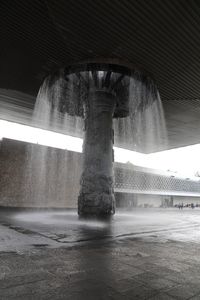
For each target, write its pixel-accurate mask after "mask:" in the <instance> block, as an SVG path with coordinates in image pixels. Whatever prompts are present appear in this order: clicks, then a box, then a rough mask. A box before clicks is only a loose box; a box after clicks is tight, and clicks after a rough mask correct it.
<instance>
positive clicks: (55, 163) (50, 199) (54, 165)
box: [25, 77, 83, 207]
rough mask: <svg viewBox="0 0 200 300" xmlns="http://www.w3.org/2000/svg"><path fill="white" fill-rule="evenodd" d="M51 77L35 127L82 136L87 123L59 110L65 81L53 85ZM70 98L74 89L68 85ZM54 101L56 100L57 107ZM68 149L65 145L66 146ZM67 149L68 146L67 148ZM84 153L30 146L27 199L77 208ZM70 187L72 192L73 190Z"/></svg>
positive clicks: (42, 204) (42, 90) (40, 96)
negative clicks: (76, 202) (75, 198)
mask: <svg viewBox="0 0 200 300" xmlns="http://www.w3.org/2000/svg"><path fill="white" fill-rule="evenodd" d="M49 80H50V78H47V79H46V80H45V81H44V83H43V85H42V87H41V88H40V91H39V93H38V96H37V99H36V104H35V108H34V113H33V120H32V122H33V126H39V127H41V128H43V129H47V130H52V131H58V132H60V133H65V134H70V135H73V136H75V137H77V136H79V137H80V136H82V132H83V121H82V119H81V118H80V117H77V116H71V115H69V114H68V113H61V112H60V109H59V105H60V98H61V89H60V86H61V85H62V78H60V77H59V78H58V79H57V80H56V81H55V82H53V84H50V82H49ZM67 92H68V93H69V98H70V99H71V98H72V94H73V86H72V84H71V82H70V83H69V84H68V90H67ZM50 99H53V101H52V102H53V105H52V102H51V101H50ZM63 147H65V145H63ZM66 147H67V146H66ZM80 159H81V158H80V154H79V153H73V152H70V151H67V150H65V151H63V150H61V149H56V146H55V148H50V147H46V146H39V145H29V146H28V150H27V159H26V162H27V163H26V171H25V177H26V178H25V183H26V184H25V198H26V203H30V206H37V207H66V206H67V207H74V198H72V197H70V196H71V195H73V197H74V195H77V197H78V191H79V177H80V172H81V169H80V166H81V161H80ZM69 187H70V190H69Z"/></svg>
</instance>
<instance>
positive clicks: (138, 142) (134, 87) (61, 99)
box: [25, 71, 166, 207]
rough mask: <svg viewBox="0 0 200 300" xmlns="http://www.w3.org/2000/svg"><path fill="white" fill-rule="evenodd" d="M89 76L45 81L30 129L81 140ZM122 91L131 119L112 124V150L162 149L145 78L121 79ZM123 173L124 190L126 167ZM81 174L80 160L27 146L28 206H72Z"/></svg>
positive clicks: (162, 132) (158, 106) (153, 92)
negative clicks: (116, 148) (116, 147)
mask: <svg viewBox="0 0 200 300" xmlns="http://www.w3.org/2000/svg"><path fill="white" fill-rule="evenodd" d="M107 74H108V73H107V72H103V71H102V72H99V73H98V74H97V77H98V76H99V79H98V80H99V83H98V84H99V85H102V82H104V84H105V82H106V81H105V80H106V76H107ZM92 76H93V77H94V74H93V75H92V73H91V72H90V71H89V72H82V73H79V76H78V78H77V74H72V75H71V76H68V77H67V79H66V77H64V75H63V72H59V73H58V74H56V75H55V74H54V75H53V76H49V77H47V78H46V80H45V81H44V83H43V85H42V86H41V88H40V91H39V93H38V96H37V100H36V104H35V108H34V113H33V126H37V127H41V128H44V129H50V130H53V131H59V132H62V133H65V134H69V135H73V136H77V137H82V136H83V125H84V120H83V118H84V109H85V107H87V99H86V98H87V89H88V84H90V83H91V80H90V78H91V77H92ZM118 77H119V74H114V75H113V78H112V80H113V82H116V81H117V78H118ZM110 80H111V79H110ZM92 82H93V81H92ZM86 83H87V84H86ZM124 87H126V89H124ZM120 88H123V90H125V91H126V93H125V94H126V96H127V95H128V96H127V97H128V106H129V107H128V110H129V115H128V116H127V117H123V118H122V117H121V118H117V117H116V118H115V119H114V121H113V127H114V132H115V144H116V146H118V147H121V148H128V149H132V150H135V151H138V152H146V153H150V152H153V151H155V150H158V149H159V146H160V145H162V147H163V148H165V147H166V145H164V144H163V142H166V127H165V121H164V114H163V109H162V103H161V100H160V97H159V93H158V91H157V89H156V86H155V84H154V83H153V81H152V80H150V79H148V78H147V79H146V80H143V78H142V76H141V75H140V74H139V73H137V74H135V76H132V77H131V78H128V79H127V77H125V79H124V81H122V82H121V83H120ZM116 92H117V90H116ZM159 150H160V149H159ZM123 170H124V172H125V173H124V174H123V178H124V185H125V183H126V180H127V178H126V176H127V175H126V168H124V169H123ZM80 174H81V158H80V155H78V154H77V155H75V154H72V153H70V152H68V151H62V150H58V149H53V148H47V147H42V146H38V145H37V146H35V145H29V146H28V151H27V167H26V172H25V177H26V178H25V183H26V184H25V198H26V203H30V202H31V203H32V205H33V204H34V205H36V206H39V207H49V206H51V207H52V206H53V207H74V206H75V204H76V199H77V197H78V191H79V177H80ZM149 185H151V183H149ZM69 187H70V188H69Z"/></svg>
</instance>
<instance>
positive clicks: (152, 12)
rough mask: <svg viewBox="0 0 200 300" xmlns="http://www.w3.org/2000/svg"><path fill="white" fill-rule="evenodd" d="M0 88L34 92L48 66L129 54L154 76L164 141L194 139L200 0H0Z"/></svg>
mask: <svg viewBox="0 0 200 300" xmlns="http://www.w3.org/2000/svg"><path fill="white" fill-rule="evenodd" d="M0 28H1V31H0V40H1V48H0V88H4V89H5V88H6V89H13V90H17V91H21V92H24V93H27V94H30V95H36V94H37V91H38V89H39V86H40V84H41V82H42V80H43V78H44V77H45V76H46V75H47V74H48V73H49V72H51V71H52V70H54V69H57V68H58V67H60V66H63V65H67V64H71V63H73V62H77V61H82V60H87V59H90V58H116V59H122V60H124V61H129V62H130V63H132V64H133V65H135V66H137V67H139V68H141V69H143V70H146V71H147V72H148V73H150V74H152V76H153V77H154V78H155V79H156V82H157V85H158V87H159V91H160V95H161V99H162V102H163V106H164V111H165V116H166V124H167V130H168V137H169V147H170V148H174V147H178V146H184V145H189V144H194V143H199V142H200V134H199V128H200V100H199V99H200V1H199V0H196V1H195V0H190V1H189V0H187V1H186V0H162V1H161V0H148V1H147V0H132V1H129V0H101V1H94V0H85V1H83V0H67V1H66V0H59V1H58V0H46V1H45V0H18V1H17V0H12V1H11V0H1V2H0Z"/></svg>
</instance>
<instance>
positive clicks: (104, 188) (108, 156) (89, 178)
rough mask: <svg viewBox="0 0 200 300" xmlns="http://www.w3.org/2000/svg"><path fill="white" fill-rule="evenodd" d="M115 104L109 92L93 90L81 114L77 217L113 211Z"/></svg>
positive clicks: (108, 213) (112, 212)
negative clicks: (80, 163)
mask: <svg viewBox="0 0 200 300" xmlns="http://www.w3.org/2000/svg"><path fill="white" fill-rule="evenodd" d="M115 104H116V100H115V97H114V96H113V95H112V94H111V93H108V92H105V91H102V90H94V91H91V92H90V94H89V97H88V105H87V108H86V111H85V137H84V144H83V173H82V177H81V189H80V194H79V197H78V213H79V215H97V216H98V215H111V214H114V212H115V198H114V190H113V129H112V118H113V113H114V109H115Z"/></svg>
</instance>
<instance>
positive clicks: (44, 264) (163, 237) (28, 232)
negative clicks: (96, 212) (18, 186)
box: [0, 208, 200, 300]
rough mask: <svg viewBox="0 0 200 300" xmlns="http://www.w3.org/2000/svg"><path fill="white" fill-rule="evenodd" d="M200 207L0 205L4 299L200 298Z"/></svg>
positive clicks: (1, 295)
mask: <svg viewBox="0 0 200 300" xmlns="http://www.w3.org/2000/svg"><path fill="white" fill-rule="evenodd" d="M199 253H200V210H199V209H194V210H192V209H184V210H180V211H179V210H178V209H175V208H173V209H135V210H134V211H132V212H130V211H129V212H127V211H120V212H118V213H117V214H116V215H115V216H114V217H113V218H112V219H111V220H83V219H79V218H78V217H77V215H76V212H75V211H59V210H55V211H51V210H49V211H29V210H24V211H22V210H12V209H1V210H0V299H22V300H23V299H70V300H72V299H73V300H76V299H152V300H153V299H161V300H162V299H193V300H194V299H200V255H199Z"/></svg>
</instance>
